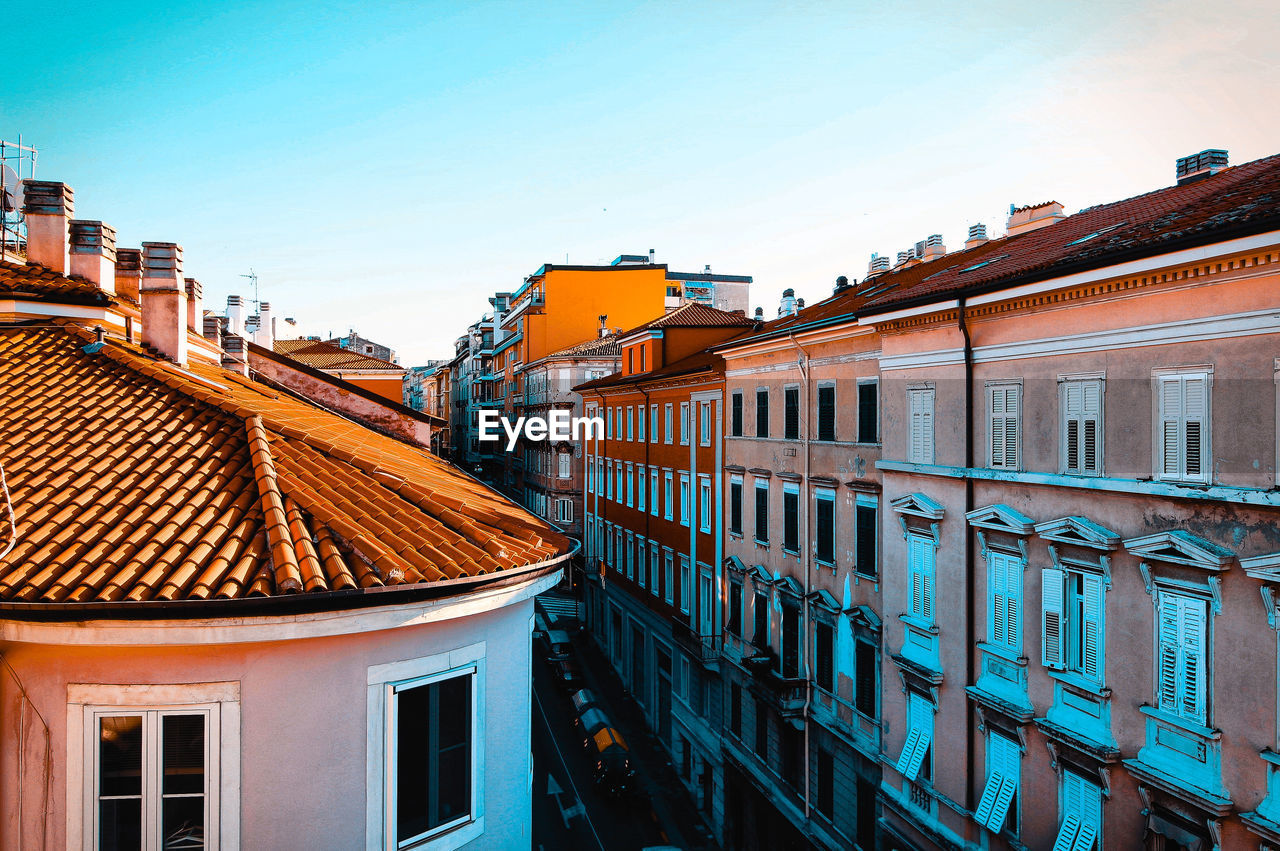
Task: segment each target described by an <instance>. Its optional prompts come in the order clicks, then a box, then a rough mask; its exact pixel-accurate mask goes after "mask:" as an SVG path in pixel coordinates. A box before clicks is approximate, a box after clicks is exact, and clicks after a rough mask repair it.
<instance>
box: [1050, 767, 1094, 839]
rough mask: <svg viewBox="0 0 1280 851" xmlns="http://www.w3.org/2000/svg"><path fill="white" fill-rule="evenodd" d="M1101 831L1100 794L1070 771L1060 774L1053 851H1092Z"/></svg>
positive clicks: (1091, 785)
mask: <svg viewBox="0 0 1280 851" xmlns="http://www.w3.org/2000/svg"><path fill="white" fill-rule="evenodd" d="M1101 831H1102V790H1101V789H1099V788H1098V787H1097V786H1096V785H1094V784H1093V783H1090V782H1089V781H1087V780H1085V779H1084V778H1083V777H1081V776H1079V775H1078V774H1075V773H1074V772H1071V771H1064V772H1063V773H1062V828H1061V829H1060V830H1059V831H1058V839H1057V841H1056V842H1054V843H1053V851H1093V848H1094V845H1095V844H1096V841H1097V838H1098V834H1099V833H1100V832H1101Z"/></svg>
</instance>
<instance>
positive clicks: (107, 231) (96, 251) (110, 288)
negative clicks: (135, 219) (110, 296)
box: [69, 219, 116, 293]
mask: <svg viewBox="0 0 1280 851" xmlns="http://www.w3.org/2000/svg"><path fill="white" fill-rule="evenodd" d="M69 232H70V237H69V239H70V259H71V266H70V274H72V275H79V276H80V277H82V278H85V279H86V280H89V281H92V282H93V283H94V284H96V285H97V286H98V288H99V289H101V290H103V291H105V292H108V293H114V292H115V291H116V269H115V266H116V229H115V228H113V227H111V226H110V225H104V224H103V223H102V222H91V221H85V220H82V219H73V220H72V221H71V222H70V229H69Z"/></svg>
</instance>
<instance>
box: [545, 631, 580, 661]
mask: <svg viewBox="0 0 1280 851" xmlns="http://www.w3.org/2000/svg"><path fill="white" fill-rule="evenodd" d="M541 640H542V650H543V654H544V656H545V657H546V658H547V659H549V660H551V661H553V662H554V661H557V660H559V659H568V658H569V654H570V653H571V652H572V651H573V643H572V642H571V641H570V640H569V633H567V632H565V631H564V630H562V629H551V630H547V631H546V632H544V633H543V634H542V636H541Z"/></svg>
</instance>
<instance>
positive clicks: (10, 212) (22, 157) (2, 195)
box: [0, 135, 37, 260]
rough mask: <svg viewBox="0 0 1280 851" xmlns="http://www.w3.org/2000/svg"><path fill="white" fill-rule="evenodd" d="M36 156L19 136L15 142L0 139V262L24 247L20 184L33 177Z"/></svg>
mask: <svg viewBox="0 0 1280 851" xmlns="http://www.w3.org/2000/svg"><path fill="white" fill-rule="evenodd" d="M36 156H37V151H36V149H35V148H33V147H31V146H30V145H24V144H22V136H21V135H19V136H18V141H17V142H16V143H14V142H6V141H4V140H3V139H0V260H4V259H7V257H6V255H7V254H8V253H9V252H14V253H20V252H21V251H23V250H24V249H25V248H26V245H27V227H26V221H25V219H24V217H23V215H22V201H23V191H24V189H25V187H24V186H23V183H22V181H23V180H31V179H33V178H35V176H36ZM19 256H21V255H20V254H19Z"/></svg>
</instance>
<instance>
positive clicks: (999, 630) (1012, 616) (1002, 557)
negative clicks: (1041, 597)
mask: <svg viewBox="0 0 1280 851" xmlns="http://www.w3.org/2000/svg"><path fill="white" fill-rule="evenodd" d="M987 588H988V591H987V641H989V642H990V643H991V644H994V645H995V646H997V647H999V648H1000V649H1002V650H1007V651H1009V652H1010V653H1012V654H1014V655H1015V656H1017V655H1018V654H1019V653H1020V652H1021V650H1022V559H1021V558H1019V557H1016V556H1012V555H1008V554H1007V553H1001V552H997V551H995V550H990V551H988V554H987Z"/></svg>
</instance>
